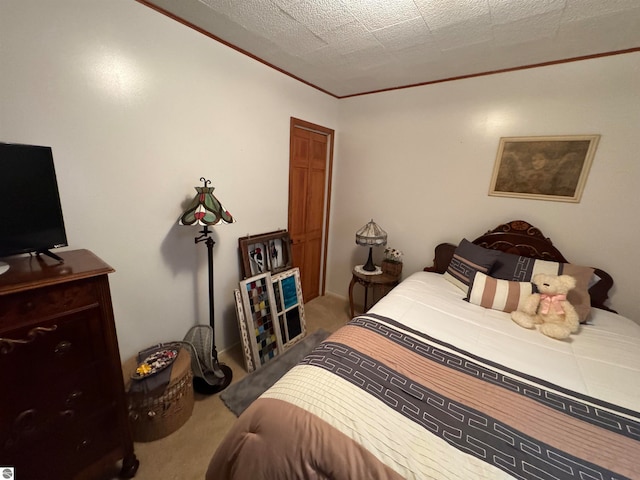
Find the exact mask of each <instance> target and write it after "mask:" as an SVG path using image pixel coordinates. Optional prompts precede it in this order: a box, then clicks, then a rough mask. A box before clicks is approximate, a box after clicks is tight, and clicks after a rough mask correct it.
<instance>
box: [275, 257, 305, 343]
mask: <svg viewBox="0 0 640 480" xmlns="http://www.w3.org/2000/svg"><path fill="white" fill-rule="evenodd" d="M271 279H272V283H273V292H274V297H275V302H276V303H275V304H276V317H277V319H278V322H277V323H278V328H279V329H280V336H281V337H282V344H283V346H284V349H285V350H287V349H288V348H289V347H291V346H293V345H295V344H296V343H297V342H299V341H300V340H302V339H303V338H304V337H305V335H306V334H307V325H306V321H305V315H304V300H303V296H302V285H301V282H300V270H299V269H298V268H297V267H295V268H292V269H289V270H286V271H284V272H281V273H277V274H275V275H272V276H271Z"/></svg>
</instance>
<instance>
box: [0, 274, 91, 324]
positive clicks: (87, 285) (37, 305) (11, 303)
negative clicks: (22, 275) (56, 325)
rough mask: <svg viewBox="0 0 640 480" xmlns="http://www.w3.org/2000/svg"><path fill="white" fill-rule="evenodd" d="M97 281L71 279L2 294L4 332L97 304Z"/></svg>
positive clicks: (0, 310) (0, 321)
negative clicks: (48, 285) (74, 280)
mask: <svg viewBox="0 0 640 480" xmlns="http://www.w3.org/2000/svg"><path fill="white" fill-rule="evenodd" d="M97 303H98V294H97V290H96V287H95V283H94V282H91V281H89V282H70V283H65V284H61V285H54V286H50V287H44V288H40V289H37V290H27V291H25V292H20V293H17V294H14V295H8V296H0V336H1V335H2V332H4V331H6V330H9V329H14V328H17V327H20V326H26V325H31V324H33V323H37V322H40V321H42V320H46V319H49V318H52V317H55V316H57V315H61V314H64V313H68V312H72V311H74V310H77V309H81V308H85V307H87V306H90V305H97Z"/></svg>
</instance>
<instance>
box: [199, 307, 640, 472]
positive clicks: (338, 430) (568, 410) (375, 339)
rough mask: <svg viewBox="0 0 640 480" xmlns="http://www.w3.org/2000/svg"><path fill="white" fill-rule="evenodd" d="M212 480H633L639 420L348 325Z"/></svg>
mask: <svg viewBox="0 0 640 480" xmlns="http://www.w3.org/2000/svg"><path fill="white" fill-rule="evenodd" d="M207 475H208V476H207V478H209V479H213V478H216V479H246V478H252V479H261V478H264V479H276V478H278V479H279V478H282V479H292V478H315V479H323V478H327V479H376V478H379V479H383V478H384V479H400V478H415V479H426V478H446V479H460V480H462V479H476V478H478V479H480V478H491V479H495V478H522V479H531V478H535V479H622V478H639V479H640V414H638V412H636V411H632V410H630V409H628V408H623V407H618V406H616V405H613V404H610V403H607V402H604V401H601V400H597V399H595V398H592V397H589V396H587V395H584V394H579V393H575V392H572V391H570V390H568V389H565V388H563V387H561V386H558V385H553V384H551V383H548V382H546V381H544V380H541V379H539V378H534V377H533V376H530V375H525V374H522V373H519V372H517V371H514V370H512V369H510V368H508V367H506V366H504V365H499V364H496V363H493V362H491V361H489V360H487V359H484V358H481V357H478V356H476V355H473V354H471V353H468V352H465V351H463V350H461V349H459V348H457V347H455V346H454V345H449V344H447V343H444V342H442V341H440V340H438V339H436V338H432V337H430V336H429V335H427V334H425V333H422V332H419V331H415V330H412V329H411V328H409V327H406V326H404V325H402V324H400V323H398V322H396V321H394V320H393V319H390V318H385V317H382V316H380V315H375V314H370V315H363V316H360V317H356V318H355V319H353V320H352V321H351V322H350V323H348V324H347V325H345V326H344V327H342V328H341V329H339V330H338V331H337V332H335V333H334V334H333V335H331V336H330V337H329V338H328V339H327V340H325V341H324V342H322V343H321V344H320V345H319V346H318V347H317V348H316V349H315V350H314V351H313V352H312V353H311V354H310V355H308V356H307V357H306V358H305V359H304V360H303V361H302V362H301V363H300V364H299V365H297V366H296V367H294V368H293V369H292V370H291V371H289V372H288V373H287V375H285V376H284V377H283V378H282V379H281V380H280V381H279V382H278V383H276V384H275V385H274V386H273V387H272V388H271V389H269V390H268V391H267V392H265V394H263V396H262V397H260V398H259V399H258V400H257V401H255V402H254V403H253V404H252V405H251V406H250V407H249V408H248V409H247V410H246V411H245V413H243V415H242V416H241V417H240V418H239V419H238V422H237V423H236V424H235V425H234V427H233V428H232V430H231V431H230V432H229V434H228V435H227V438H226V439H225V440H224V441H223V443H222V444H221V445H220V447H219V448H218V450H217V451H216V453H215V455H214V456H213V458H212V460H211V463H210V466H209V470H208V473H207Z"/></svg>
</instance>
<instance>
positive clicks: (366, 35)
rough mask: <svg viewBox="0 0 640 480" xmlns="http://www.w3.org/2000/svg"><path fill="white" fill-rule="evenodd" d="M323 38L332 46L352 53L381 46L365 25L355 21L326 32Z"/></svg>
mask: <svg viewBox="0 0 640 480" xmlns="http://www.w3.org/2000/svg"><path fill="white" fill-rule="evenodd" d="M322 39H323V40H324V41H325V42H326V43H327V44H329V45H331V46H332V47H334V48H336V49H338V50H340V51H343V52H344V53H351V52H355V51H358V50H364V49H366V48H370V47H375V46H380V45H381V44H380V42H378V40H377V39H376V37H374V36H373V34H371V32H369V31H368V30H367V29H366V28H365V27H364V26H363V25H361V24H360V23H359V22H357V21H354V22H351V23H348V24H346V25H341V26H339V27H338V28H337V29H335V30H331V31H330V32H326V33H325V34H324V35H322Z"/></svg>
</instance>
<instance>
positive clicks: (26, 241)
mask: <svg viewBox="0 0 640 480" xmlns="http://www.w3.org/2000/svg"><path fill="white" fill-rule="evenodd" d="M66 245H67V235H66V232H65V228H64V220H63V217H62V207H61V205H60V196H59V193H58V182H57V180H56V172H55V169H54V165H53V154H52V151H51V148H50V147H41V146H37V145H20V144H11V143H0V257H7V256H10V255H17V254H19V253H29V252H38V253H48V251H49V249H53V248H57V247H64V246H66Z"/></svg>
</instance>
